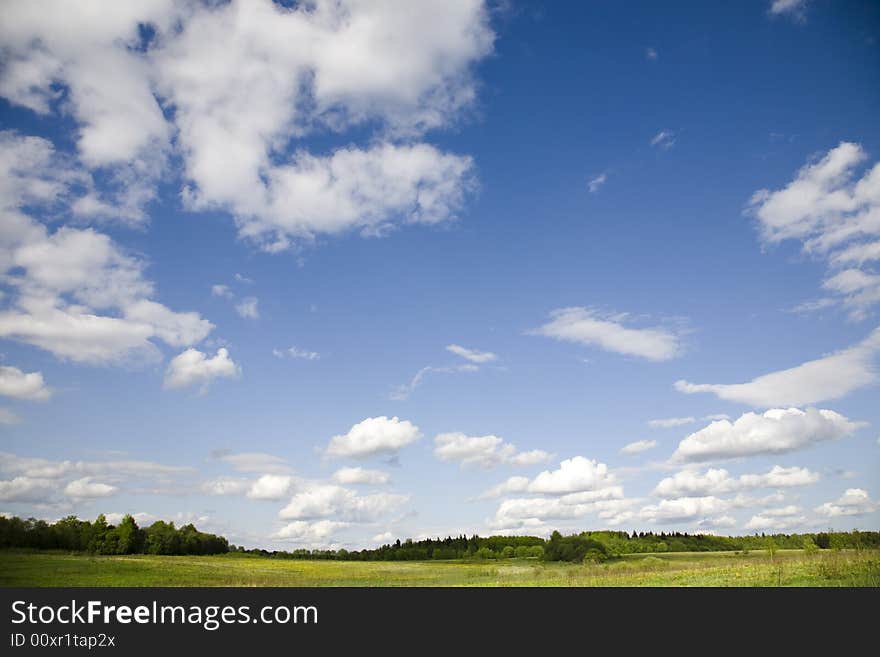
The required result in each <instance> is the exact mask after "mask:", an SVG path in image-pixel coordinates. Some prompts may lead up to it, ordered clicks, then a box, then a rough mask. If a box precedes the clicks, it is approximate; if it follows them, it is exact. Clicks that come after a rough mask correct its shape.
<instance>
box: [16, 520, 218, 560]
mask: <svg viewBox="0 0 880 657" xmlns="http://www.w3.org/2000/svg"><path fill="white" fill-rule="evenodd" d="M0 548H31V549H36V550H68V551H73V552H89V553H91V554H183V555H185V554H221V553H224V552H228V551H229V542H228V541H227V540H226V539H225V538H224V537H222V536H216V535H214V534H206V533H204V532H200V531H199V530H197V529H196V528H195V527H194V526H193V525H192V524H188V525H183V526H182V527H179V528H175V526H174V523H173V522H164V521H162V520H157V521H156V522H154V523H153V524H151V525H150V526H149V527H146V528H141V527H138V524H137V522H135V519H134V518H133V517H132V516H130V515H127V516H125V517H124V518H123V519H122V521H121V522H120V523H119V524H118V525H115V526H114V525H111V524H108V522H107V518H106V517H105V516H104V515H103V514H101V515H99V516H98V517H97V518H96V519H95V521H94V522H89V521H88V520H80V519H79V518H77V517H76V516H68V517H66V518H62V519H61V520H59V521H58V522H55V523H47V522H46V521H45V520H35V519H34V518H28V519H27V520H23V519H22V518H17V517H12V518H6V517H0Z"/></svg>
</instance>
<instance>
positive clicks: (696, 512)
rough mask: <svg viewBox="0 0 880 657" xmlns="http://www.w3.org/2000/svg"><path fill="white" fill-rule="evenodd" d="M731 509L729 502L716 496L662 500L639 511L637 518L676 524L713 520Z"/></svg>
mask: <svg viewBox="0 0 880 657" xmlns="http://www.w3.org/2000/svg"><path fill="white" fill-rule="evenodd" d="M730 507H731V502H730V501H729V500H724V499H720V498H718V497H716V496H714V495H707V496H702V497H680V498H677V499H668V500H661V501H660V502H659V503H658V504H651V505H648V506H645V507H642V509H640V510H639V512H638V514H637V516H638V518H640V519H641V520H645V521H647V522H651V523H660V524H675V523H685V522H691V521H694V520H699V519H701V518H711V517H713V516H717V515H719V514H723V513H724V512H725V511H727V510H728V509H729V508H730Z"/></svg>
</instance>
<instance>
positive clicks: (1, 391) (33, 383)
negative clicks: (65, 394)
mask: <svg viewBox="0 0 880 657" xmlns="http://www.w3.org/2000/svg"><path fill="white" fill-rule="evenodd" d="M0 395H5V396H6V397H14V398H15V399H30V400H39V401H43V400H46V399H49V397H51V396H52V391H51V389H49V388H48V387H47V386H46V384H45V383H44V381H43V374H42V373H41V372H29V373H25V372H22V371H21V370H20V369H18V368H17V367H12V366H11V365H0Z"/></svg>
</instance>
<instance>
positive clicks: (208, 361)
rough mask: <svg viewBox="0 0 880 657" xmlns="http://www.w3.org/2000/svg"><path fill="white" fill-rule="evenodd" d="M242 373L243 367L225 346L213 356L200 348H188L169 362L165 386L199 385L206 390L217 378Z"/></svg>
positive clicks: (183, 386)
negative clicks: (234, 359)
mask: <svg viewBox="0 0 880 657" xmlns="http://www.w3.org/2000/svg"><path fill="white" fill-rule="evenodd" d="M240 375H241V368H240V367H239V366H238V365H237V364H236V363H235V362H233V360H232V359H231V358H230V357H229V351H228V350H227V349H225V348H223V347H221V348H219V349H218V350H217V353H216V355H214V356H213V357H211V358H209V357H208V355H207V354H205V353H203V352H201V351H199V350H198V349H187V350H186V351H184V352H183V353H181V354H178V355H177V356H175V357H174V358H173V359H172V360H171V362H170V363H169V364H168V369H167V370H166V371H165V387H166V388H188V387H191V386H194V385H199V386H201V390H202V392H204V391H206V390H207V388H208V386H210V384H211V383H212V382H213V381H215V380H216V379H219V378H236V377H238V376H240Z"/></svg>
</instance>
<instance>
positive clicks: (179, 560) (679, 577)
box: [0, 550, 880, 586]
mask: <svg viewBox="0 0 880 657" xmlns="http://www.w3.org/2000/svg"><path fill="white" fill-rule="evenodd" d="M0 586H880V552H877V551H862V552H860V553H856V552H849V551H840V552H829V551H823V552H821V553H818V554H813V555H807V554H804V553H803V552H801V551H800V550H781V551H779V552H778V553H777V554H776V555H775V557H774V558H773V559H772V560H771V559H770V558H769V557H768V556H767V554H766V553H757V552H752V553H749V554H736V553H732V552H687V553H665V554H654V555H650V556H648V555H643V554H639V555H627V556H624V557H621V558H619V559H615V560H613V561H611V562H608V563H605V564H591V565H584V564H569V563H558V562H557V563H545V562H540V561H531V560H518V559H509V560H499V561H417V562H380V561H370V562H357V561H293V560H280V559H278V560H276V559H268V558H261V557H256V556H251V555H240V554H227V555H220V556H207V557H195V556H184V557H171V556H149V555H132V556H88V555H79V554H64V553H49V552H17V551H2V552H0Z"/></svg>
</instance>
